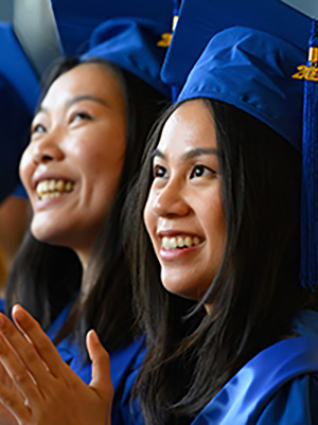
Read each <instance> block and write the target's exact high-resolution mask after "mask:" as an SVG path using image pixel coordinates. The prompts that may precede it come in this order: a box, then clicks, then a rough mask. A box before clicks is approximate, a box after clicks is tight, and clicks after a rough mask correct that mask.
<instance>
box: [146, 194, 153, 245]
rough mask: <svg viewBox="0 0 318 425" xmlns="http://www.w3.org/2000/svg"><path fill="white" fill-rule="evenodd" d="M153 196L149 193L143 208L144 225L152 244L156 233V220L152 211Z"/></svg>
mask: <svg viewBox="0 0 318 425" xmlns="http://www.w3.org/2000/svg"><path fill="white" fill-rule="evenodd" d="M152 203H153V195H152V194H151V193H150V194H149V197H148V199H147V202H146V205H145V208H144V223H145V227H146V230H147V232H148V234H149V236H150V239H151V241H152V243H154V237H155V232H156V219H155V215H154V214H153V210H152Z"/></svg>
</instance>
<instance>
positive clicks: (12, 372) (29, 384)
mask: <svg viewBox="0 0 318 425" xmlns="http://www.w3.org/2000/svg"><path fill="white" fill-rule="evenodd" d="M0 360H1V363H2V364H3V366H4V367H5V369H6V371H7V373H8V374H9V376H10V378H11V379H12V381H13V383H14V384H15V385H16V387H17V388H19V390H20V391H22V393H23V394H24V396H25V398H26V399H28V400H29V401H31V402H36V401H38V400H39V399H41V398H42V397H43V396H42V394H41V392H40V389H39V387H38V386H37V385H35V383H34V381H33V379H32V378H31V376H30V374H29V373H28V372H27V370H26V368H25V367H24V366H23V364H22V363H21V362H20V361H19V360H18V358H17V356H16V354H15V353H14V352H13V351H12V348H11V347H10V346H9V345H8V344H7V342H6V340H5V339H4V338H3V337H2V336H1V335H0ZM12 391H13V390H12ZM15 394H16V397H17V398H20V397H19V393H18V392H16V393H15Z"/></svg>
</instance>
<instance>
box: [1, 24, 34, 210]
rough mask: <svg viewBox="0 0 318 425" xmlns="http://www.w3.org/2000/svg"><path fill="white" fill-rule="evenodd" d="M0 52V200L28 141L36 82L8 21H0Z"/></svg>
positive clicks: (15, 179) (9, 186) (12, 184)
mask: <svg viewBox="0 0 318 425" xmlns="http://www.w3.org/2000/svg"><path fill="white" fill-rule="evenodd" d="M0 51H1V55H0V111H1V112H0V131H1V138H0V149H1V154H0V202H1V201H2V200H4V198H5V197H6V196H7V195H9V194H10V192H11V191H12V190H13V189H14V187H15V186H16V184H17V182H18V162H19V158H20V155H21V152H22V149H23V147H24V146H25V144H26V143H27V141H28V136H29V128H30V123H31V120H32V114H33V110H34V109H35V106H36V103H37V101H38V96H39V85H38V79H37V77H36V75H35V72H34V71H33V69H32V67H31V65H30V63H29V61H28V59H27V57H26V55H25V53H24V51H23V49H22V48H21V46H20V43H19V41H18V40H17V38H16V36H15V34H14V32H13V29H12V26H11V24H8V23H3V22H0Z"/></svg>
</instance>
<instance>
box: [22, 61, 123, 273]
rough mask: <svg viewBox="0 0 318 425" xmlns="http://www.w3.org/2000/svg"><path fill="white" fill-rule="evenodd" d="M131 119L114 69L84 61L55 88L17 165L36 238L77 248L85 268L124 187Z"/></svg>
mask: <svg viewBox="0 0 318 425" xmlns="http://www.w3.org/2000/svg"><path fill="white" fill-rule="evenodd" d="M126 121H127V119H126V103H125V95H124V92H123V89H122V86H121V83H120V81H119V79H118V78H117V77H116V75H115V73H114V71H112V70H111V69H110V68H109V69H107V68H106V67H105V66H102V65H99V64H93V63H91V64H85V63H84V64H81V65H79V66H77V67H76V68H74V69H72V70H70V71H68V72H66V73H65V74H63V75H62V76H61V77H60V78H58V79H57V80H56V81H55V82H54V83H53V84H52V86H51V87H50V89H49V91H48V93H47V94H46V96H45V98H44V100H43V102H42V103H41V107H40V108H39V111H38V112H37V114H36V116H35V118H34V120H33V123H32V129H31V143H30V144H29V146H28V147H27V149H26V150H25V152H24V154H23V157H22V160H21V163H20V175H21V179H22V182H23V184H24V186H25V188H26V189H27V192H28V195H29V198H30V200H31V203H32V207H33V211H34V214H33V220H32V224H31V230H32V233H33V235H34V236H35V237H36V238H37V239H38V240H41V241H43V242H47V243H50V244H55V245H61V246H66V247H69V248H72V249H73V250H74V251H75V252H76V253H77V255H78V256H79V258H80V259H81V263H82V265H83V266H85V267H86V266H87V262H88V258H89V254H90V251H91V248H92V246H93V243H94V241H95V240H96V237H97V235H98V231H99V229H100V227H101V225H102V222H103V221H104V219H105V213H106V211H108V209H109V207H110V204H111V203H112V200H113V198H114V195H115V192H116V190H117V187H118V184H119V180H120V176H121V173H122V168H123V164H124V159H125V150H126V138H127V136H126V133H127V130H126ZM101 194H102V195H101Z"/></svg>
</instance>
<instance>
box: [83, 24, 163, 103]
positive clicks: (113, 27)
mask: <svg viewBox="0 0 318 425" xmlns="http://www.w3.org/2000/svg"><path fill="white" fill-rule="evenodd" d="M169 29H170V25H169V24H168V22H167V20H166V22H164V23H161V22H158V21H157V20H153V19H144V18H114V19H109V20H107V21H105V22H103V23H102V24H100V25H99V26H98V27H97V28H96V29H95V30H94V31H93V33H92V36H91V37H90V48H89V50H88V51H87V52H86V53H85V54H84V55H82V60H83V61H85V60H86V59H89V58H91V57H100V58H103V59H106V60H108V61H110V62H113V63H115V64H117V65H118V66H119V67H121V68H123V69H125V70H126V71H129V72H131V73H132V74H134V75H135V76H137V77H139V78H140V79H141V80H143V81H144V82H146V83H147V84H149V85H150V86H151V87H153V88H154V89H156V90H157V91H158V92H160V93H161V94H163V95H164V96H165V97H167V98H170V93H171V92H170V87H169V86H168V85H166V84H164V83H163V82H162V81H161V78H160V71H161V67H162V63H163V60H164V57H165V54H166V51H167V49H166V47H165V46H161V45H160V39H161V36H162V34H164V33H167V31H168V30H169Z"/></svg>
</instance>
